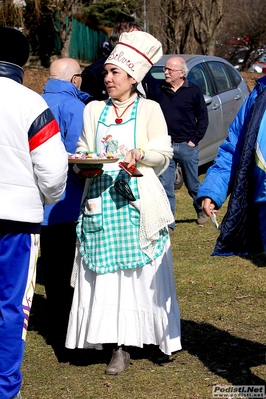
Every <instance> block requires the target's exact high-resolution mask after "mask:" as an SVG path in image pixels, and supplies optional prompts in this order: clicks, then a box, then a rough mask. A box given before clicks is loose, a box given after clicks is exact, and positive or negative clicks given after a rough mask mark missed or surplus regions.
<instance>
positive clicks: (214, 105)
mask: <svg viewBox="0 0 266 399" xmlns="http://www.w3.org/2000/svg"><path fill="white" fill-rule="evenodd" d="M218 108H220V104H217V103H216V104H213V107H212V109H218Z"/></svg>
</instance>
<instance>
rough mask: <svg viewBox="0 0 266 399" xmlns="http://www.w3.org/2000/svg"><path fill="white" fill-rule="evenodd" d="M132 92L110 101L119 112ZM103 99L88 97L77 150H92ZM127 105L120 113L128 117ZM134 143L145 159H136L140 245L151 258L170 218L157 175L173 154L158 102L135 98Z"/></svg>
mask: <svg viewBox="0 0 266 399" xmlns="http://www.w3.org/2000/svg"><path fill="white" fill-rule="evenodd" d="M134 97H136V94H134V95H133V96H132V97H130V99H128V100H127V101H125V102H123V103H120V102H117V101H115V100H114V101H113V102H114V104H115V106H116V107H117V108H118V113H119V114H120V115H121V114H122V112H123V110H124V109H125V108H126V107H127V105H128V104H130V103H131V102H132V101H133V99H134ZM105 105H106V101H92V102H91V103H89V104H88V105H87V106H86V107H85V110H84V126H83V132H82V135H81V137H80V139H79V141H78V147H77V152H80V151H95V150H96V148H95V142H96V140H95V135H96V130H97V124H98V120H99V117H100V115H101V112H102V110H103V109H104V107H105ZM130 113H131V108H129V109H128V110H127V111H126V112H125V114H124V115H123V119H124V120H126V119H127V118H129V116H130ZM115 117H116V116H115V113H114V110H112V112H109V114H108V115H107V119H106V123H107V124H111V123H114V120H115ZM136 147H137V148H142V149H143V150H144V151H145V154H146V157H145V160H143V161H139V162H138V165H137V166H138V169H139V170H140V172H141V173H142V174H143V177H141V178H138V180H137V181H138V189H139V195H140V229H139V239H140V247H141V249H142V251H143V252H145V253H146V254H147V255H148V256H149V257H150V258H151V259H153V254H154V252H155V250H156V245H157V241H158V238H159V232H160V230H161V229H162V228H164V227H167V225H168V224H170V223H172V222H173V221H174V217H173V214H172V212H171V208H170V204H169V201H168V198H167V195H166V193H165V190H164V188H163V186H162V184H161V183H160V181H159V179H158V177H157V176H158V175H160V174H161V173H163V172H164V171H165V170H166V169H167V167H168V165H169V161H170V159H171V158H172V156H173V149H172V146H171V138H170V136H169V135H168V131H167V125H166V122H165V119H164V116H163V113H162V111H161V108H160V106H159V104H157V103H156V102H154V101H151V100H147V99H144V98H140V99H139V104H138V110H137V117H136ZM87 187H88V186H87Z"/></svg>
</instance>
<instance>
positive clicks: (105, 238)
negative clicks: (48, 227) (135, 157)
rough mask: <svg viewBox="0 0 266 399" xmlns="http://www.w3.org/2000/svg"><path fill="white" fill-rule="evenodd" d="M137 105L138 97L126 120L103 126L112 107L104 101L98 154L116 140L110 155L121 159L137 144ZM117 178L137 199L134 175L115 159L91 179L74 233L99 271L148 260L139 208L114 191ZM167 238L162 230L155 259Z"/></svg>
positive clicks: (86, 258) (90, 263)
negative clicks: (131, 175)
mask: <svg viewBox="0 0 266 399" xmlns="http://www.w3.org/2000/svg"><path fill="white" fill-rule="evenodd" d="M137 106H138V99H136V101H135V103H134V105H133V107H132V111H131V116H130V119H129V120H128V121H126V122H123V123H121V124H120V125H114V124H111V125H106V123H105V120H106V115H107V114H108V112H110V111H111V109H110V108H111V107H112V103H111V102H110V101H109V102H108V103H107V105H106V107H105V108H104V110H103V112H102V114H101V116H100V119H99V123H98V126H97V134H96V147H97V152H98V153H102V152H104V151H103V148H104V145H105V144H106V141H107V140H109V141H112V142H113V144H114V143H115V145H112V148H113V149H116V152H115V153H113V154H114V155H115V156H117V157H120V158H123V156H124V151H125V150H126V151H127V150H130V149H132V148H135V147H136V131H135V130H136V112H137ZM105 148H106V147H105ZM109 148H110V147H109ZM117 179H123V180H126V181H127V183H128V184H129V186H130V188H131V190H132V192H133V194H134V196H135V198H136V199H138V198H139V194H138V187H137V178H130V177H129V175H128V174H127V173H126V172H125V171H124V170H121V169H120V168H119V166H118V162H116V163H110V164H104V173H103V174H102V175H101V176H100V177H96V178H94V180H93V182H92V184H91V186H90V188H89V190H88V193H87V195H86V198H85V200H84V202H83V204H82V208H81V215H80V217H79V221H78V226H77V236H78V239H79V241H80V253H81V255H82V257H83V261H84V263H85V264H86V265H87V266H88V268H89V269H91V270H93V271H95V272H96V273H98V274H104V273H112V272H115V271H117V270H119V269H132V268H136V267H142V266H145V265H146V264H147V263H149V262H151V259H150V258H149V257H148V256H147V255H145V254H144V253H143V252H142V251H141V249H140V245H139V219H140V216H139V211H138V210H136V209H135V207H134V206H132V205H131V204H130V203H129V201H128V200H127V199H125V198H124V197H123V196H122V195H120V194H118V193H117V192H116V190H115V189H114V183H115V181H116V180H117ZM140 179H141V177H140ZM167 238H168V235H167V231H166V229H163V230H162V231H161V233H160V238H159V240H158V246H157V251H156V254H155V256H154V259H155V258H157V257H158V256H159V255H160V254H161V253H162V251H163V249H164V244H165V242H166V240H167Z"/></svg>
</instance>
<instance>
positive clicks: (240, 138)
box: [197, 88, 258, 209]
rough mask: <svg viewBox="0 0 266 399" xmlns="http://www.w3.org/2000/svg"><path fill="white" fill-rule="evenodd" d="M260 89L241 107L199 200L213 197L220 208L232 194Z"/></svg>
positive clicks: (206, 177)
mask: <svg viewBox="0 0 266 399" xmlns="http://www.w3.org/2000/svg"><path fill="white" fill-rule="evenodd" d="M257 94H258V91H257V89H256V88H255V89H254V90H253V91H252V93H251V94H250V95H249V97H248V98H247V99H246V101H245V102H244V104H243V105H242V107H241V108H240V110H239V112H238V114H237V116H236V117H235V119H234V120H233V122H232V123H231V125H230V127H229V130H228V137H227V138H226V139H225V140H224V142H223V143H222V144H221V146H220V147H219V149H218V155H217V157H216V158H215V161H214V164H213V165H212V166H211V167H210V168H209V169H208V171H207V174H206V176H205V179H204V181H203V182H202V184H201V185H200V188H199V190H198V195H197V201H198V202H200V201H201V199H202V198H205V197H208V198H211V199H212V201H213V202H215V204H216V205H217V208H218V209H219V208H220V207H221V206H222V204H223V203H224V201H225V200H226V198H227V196H228V195H229V194H230V192H231V190H232V187H233V184H234V181H235V175H236V171H237V168H238V164H239V159H240V156H241V152H242V148H243V143H244V139H245V134H246V131H247V126H248V122H249V120H250V116H251V112H252V107H253V104H254V101H255V98H256V97H257Z"/></svg>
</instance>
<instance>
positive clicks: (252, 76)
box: [241, 72, 265, 90]
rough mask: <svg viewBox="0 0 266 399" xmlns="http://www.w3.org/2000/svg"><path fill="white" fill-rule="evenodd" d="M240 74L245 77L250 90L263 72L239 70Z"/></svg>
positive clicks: (263, 74)
mask: <svg viewBox="0 0 266 399" xmlns="http://www.w3.org/2000/svg"><path fill="white" fill-rule="evenodd" d="M241 75H242V76H243V78H244V79H245V81H246V83H247V85H248V87H249V88H250V90H252V89H253V88H254V86H255V84H256V80H257V79H259V78H261V77H262V76H265V73H253V72H241Z"/></svg>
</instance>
